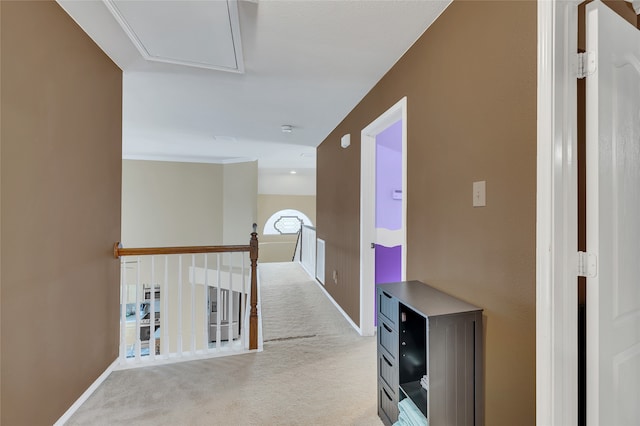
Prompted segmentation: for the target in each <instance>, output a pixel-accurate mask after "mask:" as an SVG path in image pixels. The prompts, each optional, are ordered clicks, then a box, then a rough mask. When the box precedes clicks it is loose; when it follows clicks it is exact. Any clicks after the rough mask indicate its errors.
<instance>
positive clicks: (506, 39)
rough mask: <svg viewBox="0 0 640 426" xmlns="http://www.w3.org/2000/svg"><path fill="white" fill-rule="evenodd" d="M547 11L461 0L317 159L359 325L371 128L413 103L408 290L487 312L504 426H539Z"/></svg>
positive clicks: (492, 387) (343, 284) (489, 383)
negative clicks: (365, 160)
mask: <svg viewBox="0 0 640 426" xmlns="http://www.w3.org/2000/svg"><path fill="white" fill-rule="evenodd" d="M536 10H537V9H536V3H535V2H534V1H518V2H505V1H458V0H456V1H454V2H453V3H452V4H451V5H450V6H449V8H448V9H447V10H445V12H444V13H443V14H442V15H441V16H440V18H439V19H438V20H437V21H436V22H435V23H434V25H433V26H432V27H431V28H429V29H428V30H427V31H426V32H425V34H424V35H423V36H422V37H421V38H420V39H419V40H418V41H417V42H416V43H415V44H414V46H413V47H412V48H411V49H410V50H409V51H408V52H407V53H406V54H405V55H404V57H403V58H402V59H401V60H400V61H399V62H398V63H397V64H396V65H395V66H394V67H393V68H392V69H391V70H390V71H389V73H388V74H387V75H386V76H385V77H384V78H383V79H382V80H381V81H380V82H379V83H378V84H377V85H376V86H375V87H374V88H373V90H372V91H371V92H370V93H369V94H368V95H367V96H366V97H365V98H364V99H363V101H362V102H361V103H360V104H359V105H358V106H357V107H356V108H355V109H354V110H353V111H352V112H351V113H350V114H349V115H348V116H347V117H346V118H345V120H344V121H343V122H342V123H341V124H340V125H339V126H338V127H337V128H336V129H335V130H334V131H333V132H332V133H331V134H330V135H329V136H328V137H327V139H326V140H325V142H323V143H322V144H321V145H320V146H319V148H318V191H317V202H318V211H317V214H318V222H317V231H318V237H319V238H323V239H324V240H325V241H326V271H332V270H333V269H336V270H337V272H338V275H339V276H340V277H342V279H341V281H340V282H339V283H338V284H334V283H332V282H330V283H329V284H327V286H326V287H325V288H326V289H327V291H329V292H330V293H331V294H332V296H333V297H334V298H335V299H336V300H337V301H338V302H339V303H340V304H341V306H342V307H343V309H344V310H345V311H346V312H347V313H348V314H349V315H350V316H351V318H352V319H353V320H354V321H355V322H358V320H359V306H358V298H359V269H358V268H359V255H360V253H359V237H360V234H359V214H360V206H359V198H360V197H359V194H360V188H359V185H360V130H361V129H363V128H364V127H365V126H367V125H368V124H369V123H371V122H372V121H373V120H375V119H376V118H377V117H378V116H379V115H380V114H382V113H383V112H384V111H386V110H387V109H388V108H389V107H390V106H392V105H393V104H394V103H396V102H397V101H398V100H399V99H401V98H402V97H403V96H405V95H406V96H407V98H408V101H407V102H408V119H407V126H408V190H407V197H408V198H407V202H408V219H407V230H408V250H407V278H408V279H417V280H421V281H424V282H427V283H429V284H431V285H433V286H435V287H437V288H440V289H442V290H444V291H446V292H447V293H450V294H452V295H455V296H458V297H460V298H461V299H463V300H466V301H468V302H471V303H473V304H476V305H478V306H481V307H483V308H484V319H485V345H486V350H485V356H486V358H485V376H486V382H485V394H486V395H485V397H486V403H485V408H486V417H485V424H487V425H492V426H500V425H505V426H507V425H515V424H518V425H533V424H535V208H536V207H535V199H536V185H535V182H536V61H537V57H536V45H537V34H536V29H537V27H536ZM345 133H351V147H350V148H348V149H341V148H340V145H339V143H338V140H339V139H340V136H341V135H343V134H345ZM478 180H486V182H487V207H484V208H473V207H472V182H473V181H478ZM372 374H375V372H372Z"/></svg>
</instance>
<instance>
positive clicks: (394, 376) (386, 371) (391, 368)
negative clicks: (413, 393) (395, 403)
mask: <svg viewBox="0 0 640 426" xmlns="http://www.w3.org/2000/svg"><path fill="white" fill-rule="evenodd" d="M389 358H391V357H389V356H387V355H386V354H385V351H381V350H378V375H379V377H380V380H382V381H383V382H384V384H385V385H387V386H388V387H389V389H390V390H391V393H392V396H395V395H397V392H398V366H397V365H396V362H395V361H393V360H392V359H389Z"/></svg>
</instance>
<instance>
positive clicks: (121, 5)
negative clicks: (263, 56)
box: [103, 0, 244, 73]
mask: <svg viewBox="0 0 640 426" xmlns="http://www.w3.org/2000/svg"><path fill="white" fill-rule="evenodd" d="M103 1H104V3H105V4H106V5H107V8H108V9H109V10H110V11H111V13H112V14H113V16H114V17H115V18H116V21H118V23H119V24H120V25H121V26H122V28H123V29H124V31H125V32H126V33H127V35H128V36H129V38H130V39H131V41H132V42H133V44H134V45H135V46H136V48H137V49H138V50H139V51H140V54H142V56H143V57H144V58H145V59H146V60H149V61H158V62H167V63H170V64H178V65H185V66H189V67H197V68H207V69H212V70H219V71H229V72H235V73H244V64H243V61H242V45H241V42H240V21H239V17H238V4H237V2H236V0H226V1H184V0H179V1H167V0H160V1H155V0H153V1H130V0H103Z"/></svg>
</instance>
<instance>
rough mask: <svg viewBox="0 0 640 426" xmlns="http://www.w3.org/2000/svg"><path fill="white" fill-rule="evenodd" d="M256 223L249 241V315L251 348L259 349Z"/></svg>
mask: <svg viewBox="0 0 640 426" xmlns="http://www.w3.org/2000/svg"><path fill="white" fill-rule="evenodd" d="M257 227H258V225H256V224H255V223H254V224H253V232H252V233H251V241H250V242H249V246H250V250H249V258H250V259H251V313H250V315H249V349H258V233H257Z"/></svg>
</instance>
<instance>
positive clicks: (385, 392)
mask: <svg viewBox="0 0 640 426" xmlns="http://www.w3.org/2000/svg"><path fill="white" fill-rule="evenodd" d="M382 391H383V392H384V394H385V395H387V398H389V401H393V398H391V396H389V394H388V393H387V390H386V389H385V388H382Z"/></svg>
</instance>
